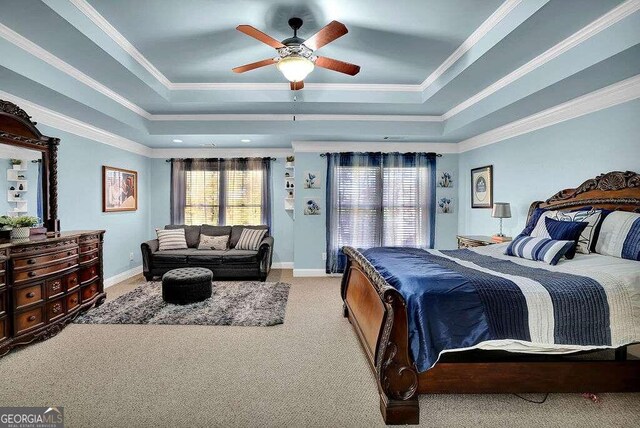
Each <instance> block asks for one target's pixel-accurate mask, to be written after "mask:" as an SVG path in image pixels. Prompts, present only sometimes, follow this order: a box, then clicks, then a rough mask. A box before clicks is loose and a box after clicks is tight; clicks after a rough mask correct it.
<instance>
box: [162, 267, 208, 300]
mask: <svg viewBox="0 0 640 428" xmlns="http://www.w3.org/2000/svg"><path fill="white" fill-rule="evenodd" d="M212 278H213V273H212V272H211V271H210V270H209V269H205V268H180V269H174V270H170V271H169V272H167V273H165V274H164V275H163V276H162V299H163V300H164V301H165V302H167V303H175V304H177V305H186V304H188V303H195V302H201V301H203V300H205V299H208V298H209V297H211V279H212Z"/></svg>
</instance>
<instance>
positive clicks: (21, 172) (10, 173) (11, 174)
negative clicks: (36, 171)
mask: <svg viewBox="0 0 640 428" xmlns="http://www.w3.org/2000/svg"><path fill="white" fill-rule="evenodd" d="M22 162H23V165H24V164H25V163H26V162H27V161H26V160H23V161H22ZM11 187H13V190H11V189H10V188H11ZM28 189H29V181H28V179H27V170H26V169H24V168H20V169H15V168H13V167H12V168H9V169H7V202H9V203H11V204H15V206H10V207H9V211H8V212H7V215H8V216H20V215H25V214H26V213H27V212H28V209H27V208H28V207H27V201H26V197H27V191H28Z"/></svg>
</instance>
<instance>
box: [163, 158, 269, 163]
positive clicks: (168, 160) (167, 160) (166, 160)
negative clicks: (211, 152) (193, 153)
mask: <svg viewBox="0 0 640 428" xmlns="http://www.w3.org/2000/svg"><path fill="white" fill-rule="evenodd" d="M195 159H197V160H214V159H216V160H217V159H223V160H224V159H240V160H243V159H256V158H171V159H165V162H171V161H172V160H195ZM257 159H267V158H257ZM268 159H269V160H270V161H274V160H277V159H276V158H268Z"/></svg>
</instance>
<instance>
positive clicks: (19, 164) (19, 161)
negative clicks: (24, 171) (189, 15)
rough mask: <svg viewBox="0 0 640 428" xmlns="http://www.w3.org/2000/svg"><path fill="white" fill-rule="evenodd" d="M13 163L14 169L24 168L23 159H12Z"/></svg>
mask: <svg viewBox="0 0 640 428" xmlns="http://www.w3.org/2000/svg"><path fill="white" fill-rule="evenodd" d="M11 165H13V169H20V168H22V159H11Z"/></svg>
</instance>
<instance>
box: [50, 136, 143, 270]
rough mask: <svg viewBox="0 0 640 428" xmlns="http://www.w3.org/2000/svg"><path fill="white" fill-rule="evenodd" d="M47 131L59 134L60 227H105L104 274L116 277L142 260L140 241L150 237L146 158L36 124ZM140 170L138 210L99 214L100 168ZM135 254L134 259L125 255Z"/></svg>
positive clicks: (66, 228)
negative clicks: (104, 166) (112, 167)
mask: <svg viewBox="0 0 640 428" xmlns="http://www.w3.org/2000/svg"><path fill="white" fill-rule="evenodd" d="M38 128H39V129H40V131H41V132H42V133H43V134H45V135H51V136H55V137H59V138H60V140H61V141H60V148H59V154H58V195H59V200H58V211H59V212H58V217H59V218H60V223H61V228H62V230H81V229H105V230H106V234H105V238H104V271H105V272H104V274H105V277H106V278H108V277H111V276H113V275H117V274H119V273H121V272H124V271H126V270H129V269H132V268H134V267H137V266H140V265H141V264H142V259H141V253H140V243H142V242H143V241H146V240H148V239H149V238H150V237H151V235H152V234H151V229H150V228H149V211H150V210H149V184H150V183H149V159H148V158H146V157H144V156H140V155H136V154H134V153H130V152H127V151H124V150H120V149H117V148H115V147H111V146H108V145H105V144H101V143H97V142H95V141H92V140H88V139H86V138H82V137H78V136H76V135H73V134H69V133H66V132H63V131H60V130H58V129H54V128H50V127H47V126H42V125H41V126H38ZM103 165H108V166H114V167H118V168H124V169H131V170H134V171H137V172H138V189H139V198H138V210H137V211H127V212H120V213H103V212H102V166H103ZM130 253H133V255H134V259H133V261H130V260H129V254H130Z"/></svg>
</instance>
